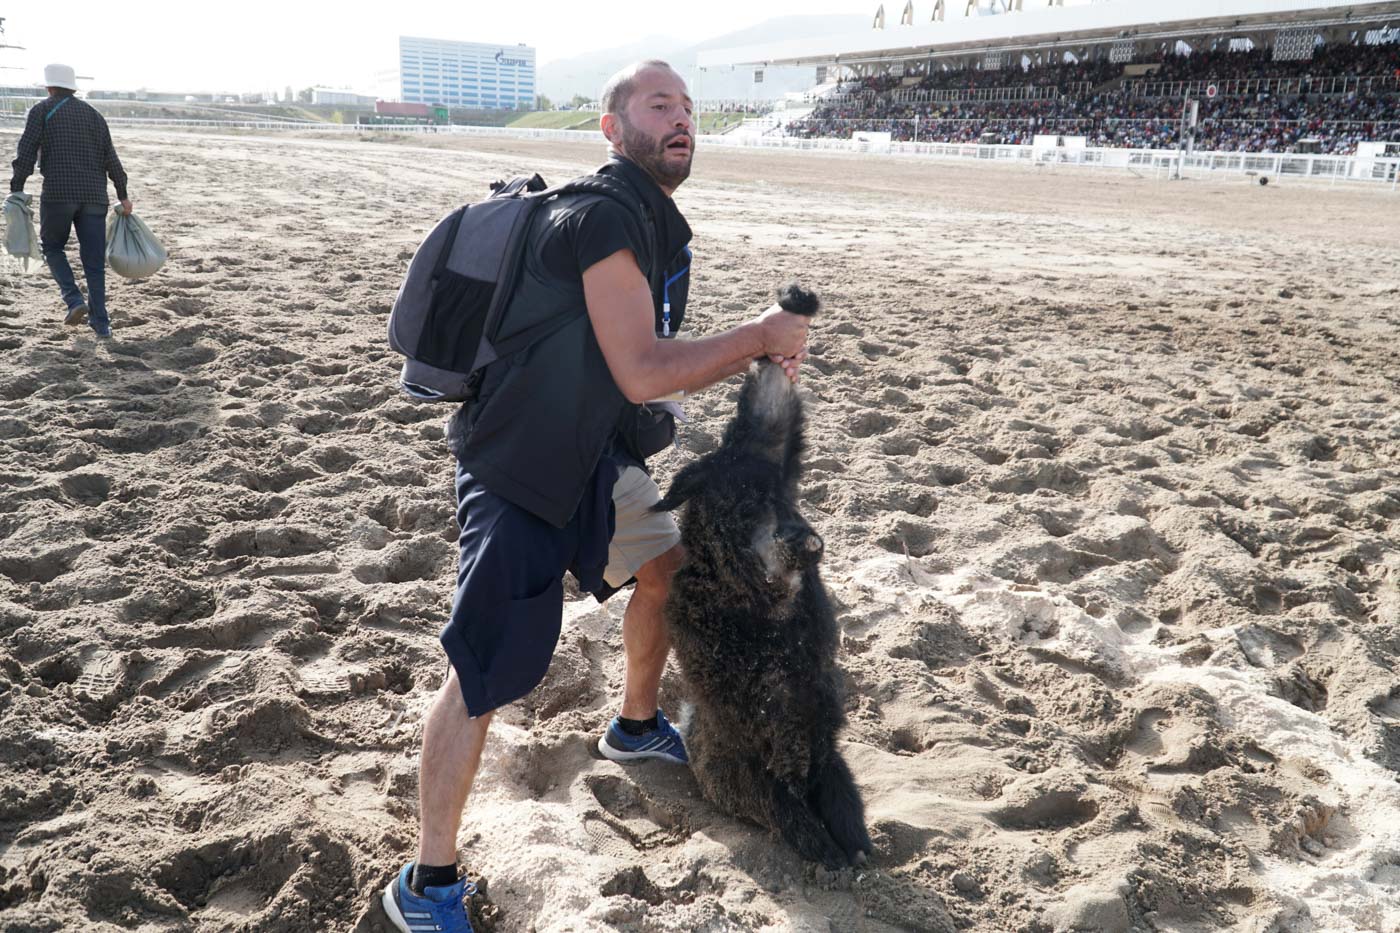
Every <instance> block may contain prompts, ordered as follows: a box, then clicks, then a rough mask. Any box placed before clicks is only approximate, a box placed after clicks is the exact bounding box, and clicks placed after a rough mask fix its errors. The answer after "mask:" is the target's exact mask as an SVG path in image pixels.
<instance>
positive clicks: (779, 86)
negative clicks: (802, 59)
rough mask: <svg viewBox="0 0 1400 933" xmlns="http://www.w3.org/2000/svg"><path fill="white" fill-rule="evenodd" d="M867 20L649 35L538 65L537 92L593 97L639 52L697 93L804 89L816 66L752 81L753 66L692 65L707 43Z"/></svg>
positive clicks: (852, 26)
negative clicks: (701, 36)
mask: <svg viewBox="0 0 1400 933" xmlns="http://www.w3.org/2000/svg"><path fill="white" fill-rule="evenodd" d="M869 25H870V22H869V17H867V16H852V15H844V14H840V15H830V16H782V17H778V18H777V19H770V20H767V21H766V22H762V23H759V24H758V25H757V26H752V27H750V28H748V29H741V30H738V31H736V32H730V33H726V34H724V35H722V36H716V37H714V38H713V39H706V40H705V41H704V42H699V43H687V42H686V41H685V40H682V39H675V38H672V37H669V36H650V37H648V38H646V39H643V40H641V41H640V42H635V43H632V44H630V45H625V46H619V47H618V48H614V49H604V50H602V51H598V52H589V53H587V54H584V55H577V56H574V57H572V58H565V59H559V60H557V61H553V62H550V63H549V64H547V65H541V66H540V68H539V72H538V74H537V75H536V81H535V85H536V87H538V88H539V89H540V93H541V94H544V95H545V96H547V97H549V99H550V100H552V101H554V102H555V103H556V104H558V103H562V102H564V101H567V100H569V99H570V98H572V97H573V96H574V95H575V94H582V95H584V96H585V97H588V98H589V99H597V96H598V92H599V91H600V90H602V87H603V83H604V82H605V81H607V80H608V78H610V77H611V76H612V75H613V73H614V72H616V71H617V70H618V69H619V68H621V67H623V66H624V65H626V64H628V63H630V62H634V61H637V60H638V59H641V58H664V59H666V60H667V61H669V62H670V63H671V64H672V66H674V67H675V68H676V70H678V71H679V72H680V73H681V75H682V76H683V77H684V78H685V79H686V83H688V84H689V85H690V89H691V94H692V95H693V96H696V97H697V98H704V99H707V100H717V99H735V100H747V99H749V98H750V97H752V98H754V99H765V98H772V97H780V96H782V95H783V94H784V93H786V92H788V91H805V90H806V89H807V88H809V87H811V86H812V84H813V82H814V81H815V76H816V70H815V69H814V68H811V67H805V68H767V69H765V70H764V75H763V83H762V84H759V85H755V84H754V83H753V72H752V71H751V70H748V69H738V70H734V71H730V70H728V69H726V70H724V71H713V70H712V71H706V72H703V73H702V72H701V71H700V70H699V69H698V68H697V67H696V61H697V60H698V55H699V53H700V52H701V51H702V50H705V49H723V48H729V47H731V46H739V45H754V44H757V43H760V42H774V41H781V40H785V39H805V38H809V37H811V36H824V35H830V34H832V33H839V32H851V31H854V30H858V29H861V28H863V27H866V26H869Z"/></svg>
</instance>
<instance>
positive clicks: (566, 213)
mask: <svg viewBox="0 0 1400 933" xmlns="http://www.w3.org/2000/svg"><path fill="white" fill-rule="evenodd" d="M546 221H547V226H546V228H545V229H544V230H543V231H541V232H542V233H543V234H544V235H543V236H542V237H541V242H540V261H541V264H542V265H543V266H544V268H545V271H546V272H548V273H549V275H550V276H552V277H553V278H555V279H558V280H561V281H565V282H569V281H575V280H577V281H578V282H579V284H580V285H582V282H583V278H582V276H583V273H585V272H587V271H588V269H589V268H590V267H591V266H593V265H595V264H596V263H598V262H600V261H601V260H604V259H607V258H608V257H609V256H611V255H612V254H613V253H615V252H617V251H618V250H620V249H630V250H631V251H632V255H633V256H635V257H636V258H637V262H638V263H639V264H640V263H641V262H643V261H644V260H643V258H642V257H644V256H646V254H647V252H648V248H647V232H646V231H645V230H644V229H642V227H641V225H640V222H639V220H638V218H637V215H636V212H635V211H631V210H628V209H627V208H626V207H625V206H623V205H622V204H619V203H618V202H617V201H614V200H613V199H612V198H606V197H597V198H589V199H588V200H586V201H583V203H580V204H578V205H577V206H573V205H570V206H568V207H565V208H564V209H562V210H560V211H550V212H549V216H548V217H547V218H546ZM642 274H643V275H646V270H645V269H643V270H642Z"/></svg>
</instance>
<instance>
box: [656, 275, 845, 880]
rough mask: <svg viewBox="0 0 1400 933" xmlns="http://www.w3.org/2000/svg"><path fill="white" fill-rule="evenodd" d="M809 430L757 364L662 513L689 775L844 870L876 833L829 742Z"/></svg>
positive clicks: (830, 647)
mask: <svg viewBox="0 0 1400 933" xmlns="http://www.w3.org/2000/svg"><path fill="white" fill-rule="evenodd" d="M779 304H780V305H781V306H782V307H784V308H785V309H787V310H789V311H794V312H796V313H799V314H805V315H812V314H815V313H816V312H817V309H818V307H819V304H820V303H819V301H818V300H817V296H816V295H814V294H812V293H811V292H807V291H804V290H803V289H801V288H799V287H797V286H795V285H789V286H786V287H785V288H784V289H783V290H782V291H781V292H779ZM802 426H803V415H802V403H801V401H800V400H799V399H798V397H797V393H796V391H795V390H794V389H793V386H792V384H791V383H790V382H789V381H788V379H787V377H786V376H785V375H784V374H783V371H782V368H781V367H780V366H778V365H776V364H774V363H771V362H769V361H768V360H760V361H758V362H756V363H754V365H753V366H752V368H750V370H749V375H748V378H747V380H746V381H745V383H744V388H743V391H742V392H741V394H740V396H739V409H738V412H737V413H736V414H735V416H734V420H733V421H731V422H730V423H729V426H728V427H727V428H726V429H725V432H724V440H723V441H722V442H721V444H720V446H719V449H718V450H716V451H714V452H713V453H711V454H709V455H707V456H705V457H704V458H702V459H700V460H698V461H696V462H695V463H692V464H690V465H688V466H686V467H685V468H684V469H682V470H681V471H680V473H678V474H677V476H676V478H675V481H674V482H673V483H672V484H671V488H670V490H669V491H668V492H667V494H666V496H665V497H664V498H663V499H662V500H661V502H659V503H658V504H657V505H656V508H657V509H658V510H662V509H674V508H677V507H679V506H680V505H682V504H685V513H684V515H683V516H682V518H681V523H680V524H681V541H682V543H683V544H684V545H685V551H686V560H685V563H684V565H683V566H682V567H681V568H680V570H679V571H677V573H676V576H675V579H674V581H673V582H672V584H671V595H670V598H669V599H668V601H667V603H666V618H667V621H668V623H669V626H670V632H671V639H672V643H673V645H674V647H675V651H676V657H677V659H678V660H679V662H680V666H681V671H682V672H683V673H684V675H685V680H686V683H687V687H688V690H689V693H690V701H691V703H692V704H693V706H694V711H693V713H692V715H691V720H690V722H689V723H688V724H687V727H686V737H685V738H686V748H687V749H688V750H689V753H690V761H691V769H692V770H693V772H694V774H695V778H696V780H697V781H698V782H699V784H700V788H701V790H702V791H703V792H704V794H705V796H706V797H708V798H709V799H710V800H711V801H713V802H714V803H715V804H717V805H718V806H720V807H721V808H723V809H724V810H727V811H728V812H730V813H733V814H735V815H737V816H740V817H743V818H745V819H748V820H751V821H753V822H755V823H758V824H759V825H761V826H766V827H768V828H770V829H773V830H776V831H777V832H778V833H779V834H780V835H781V836H782V837H783V838H784V839H785V840H787V842H788V843H789V844H790V845H791V846H792V847H793V848H794V849H796V850H797V852H798V853H799V854H800V855H802V857H803V858H806V859H810V860H812V861H816V862H821V863H822V864H823V865H825V866H827V867H828V868H833V869H835V868H840V867H842V866H845V865H853V864H859V863H861V862H863V861H864V860H865V857H866V855H867V854H868V853H869V852H870V835H869V833H868V832H866V828H865V806H864V804H863V803H862V802H861V798H860V792H859V791H858V790H857V789H856V786H855V782H854V781H853V780H852V779H851V772H850V769H849V768H848V767H847V766H846V762H845V761H844V760H843V759H842V757H841V754H840V752H839V751H838V750H837V747H836V733H837V731H838V730H839V729H840V728H841V726H842V724H843V722H844V721H845V715H844V712H843V709H842V703H841V689H840V683H841V674H840V671H839V670H838V668H837V667H836V645H837V631H836V618H835V615H834V614H833V612H832V610H831V605H830V603H829V602H828V600H827V595H826V590H825V588H823V586H822V581H821V577H820V575H819V573H818V570H817V564H818V563H819V562H820V560H821V557H822V547H823V546H822V540H821V538H820V537H818V535H817V534H816V532H815V531H814V530H813V529H812V526H811V525H809V524H807V522H806V520H805V519H803V517H802V515H801V514H800V513H799V512H798V511H797V507H796V505H795V502H796V499H797V481H798V479H799V477H800V475H801V472H802V463H801V459H802Z"/></svg>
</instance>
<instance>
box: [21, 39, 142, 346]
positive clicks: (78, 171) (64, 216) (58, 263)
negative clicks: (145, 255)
mask: <svg viewBox="0 0 1400 933" xmlns="http://www.w3.org/2000/svg"><path fill="white" fill-rule="evenodd" d="M44 84H45V85H46V86H47V88H48V93H49V96H48V99H47V100H44V101H41V102H39V103H37V104H35V105H34V106H33V107H32V108H30V110H29V118H28V119H27V120H26V121H25V124H24V133H23V134H22V135H21V136H20V138H19V151H18V153H17V154H16V156H15V160H14V162H13V163H12V165H13V168H14V175H12V176H11V178H10V191H11V192H12V193H13V192H22V191H23V190H24V183H25V181H26V180H27V179H28V178H29V176H30V175H32V174H33V173H34V163H35V161H36V160H38V162H39V169H40V171H41V172H42V173H43V175H44V190H43V197H42V198H40V201H39V243H40V245H41V246H42V247H43V249H44V261H45V262H46V263H47V264H48V267H49V271H50V272H51V273H52V274H53V277H54V281H56V282H57V283H58V288H59V291H60V292H62V293H63V302H64V304H65V305H67V312H66V314H65V315H64V318H63V323H65V324H69V325H78V324H82V323H83V322H84V321H86V322H88V323H90V324H91V325H92V330H93V332H94V333H95V334H97V336H98V337H99V338H102V339H105V338H108V337H111V336H112V325H111V321H110V320H109V319H108V317H107V288H106V283H107V279H106V272H107V265H106V264H107V226H106V223H107V179H108V178H110V179H111V180H112V184H113V186H115V187H116V189H117V200H119V201H121V204H122V208H123V209H124V210H125V211H126V212H127V213H128V214H129V213H131V201H130V200H129V199H128V198H127V196H126V171H125V170H124V169H123V168H122V163H121V160H120V159H118V158H117V150H116V149H115V148H114V147H113V146H112V134H111V132H110V131H109V130H108V129H107V121H106V120H104V119H102V114H100V113H98V112H97V111H96V110H94V109H93V108H92V107H90V106H89V105H88V104H87V103H86V102H85V101H82V100H79V99H78V98H77V97H75V96H74V92H75V91H77V89H78V81H77V76H76V74H75V73H74V71H73V68H72V67H71V66H69V65H49V66H47V67H45V68H44ZM75 229H76V230H77V232H78V253H79V256H80V258H81V259H82V262H83V275H84V277H85V278H86V279H87V290H88V291H87V297H86V298H84V297H83V293H82V290H81V289H79V288H78V283H77V281H76V280H75V279H74V277H73V267H72V266H71V265H69V264H68V255H67V253H65V252H64V250H65V249H66V248H67V246H68V235H69V234H70V233H72V232H73V231H74V230H75Z"/></svg>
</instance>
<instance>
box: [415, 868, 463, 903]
mask: <svg viewBox="0 0 1400 933" xmlns="http://www.w3.org/2000/svg"><path fill="white" fill-rule="evenodd" d="M456 883H457V866H456V865H455V864H454V865H419V864H418V863H416V862H415V863H414V865H413V872H412V873H411V874H410V875H409V877H408V889H409V890H410V891H412V892H413V893H414V894H417V895H418V896H419V897H422V896H423V889H424V888H442V887H446V886H447V885H450V884H456Z"/></svg>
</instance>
